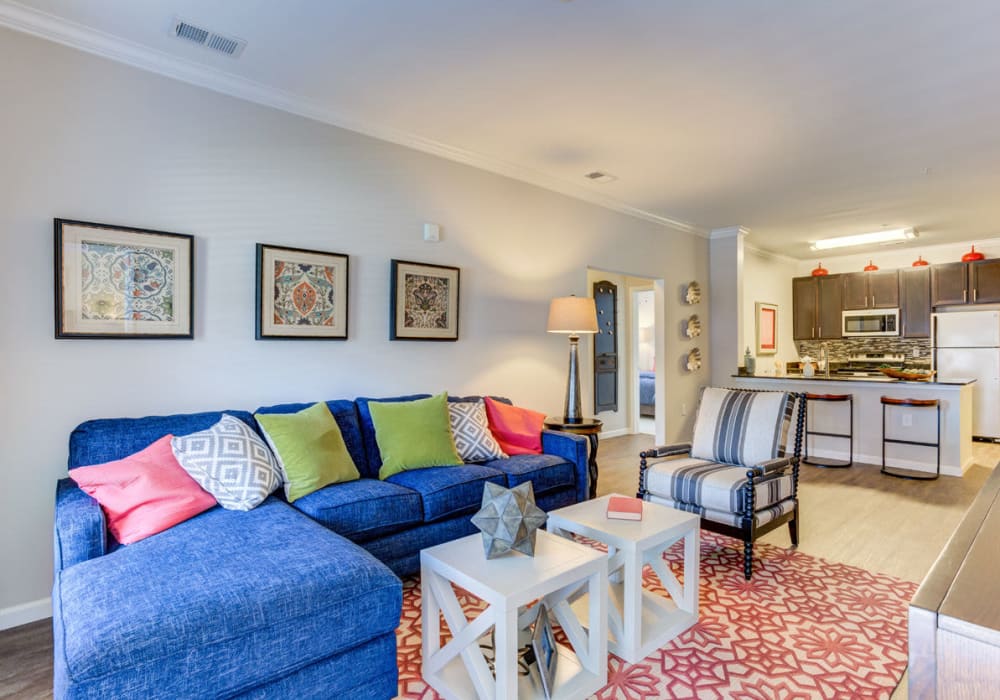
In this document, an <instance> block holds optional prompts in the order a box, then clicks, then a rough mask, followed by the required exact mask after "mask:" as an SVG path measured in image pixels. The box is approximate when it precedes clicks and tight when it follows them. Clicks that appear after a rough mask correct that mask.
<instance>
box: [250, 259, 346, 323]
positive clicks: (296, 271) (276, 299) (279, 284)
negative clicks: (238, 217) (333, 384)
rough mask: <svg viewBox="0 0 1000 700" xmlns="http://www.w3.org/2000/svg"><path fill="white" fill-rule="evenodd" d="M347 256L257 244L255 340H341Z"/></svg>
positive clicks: (344, 319) (344, 315)
mask: <svg viewBox="0 0 1000 700" xmlns="http://www.w3.org/2000/svg"><path fill="white" fill-rule="evenodd" d="M348 270H349V267H348V256H346V255H341V254H340V253H327V252H324V251H320V250H304V249H302V248H286V247H284V246H276V245H266V244H264V243H258V244H257V314H256V323H255V327H256V338H257V340H271V339H286V340H346V339H347V300H348Z"/></svg>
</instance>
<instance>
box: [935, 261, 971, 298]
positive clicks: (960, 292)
mask: <svg viewBox="0 0 1000 700" xmlns="http://www.w3.org/2000/svg"><path fill="white" fill-rule="evenodd" d="M968 268H969V266H968V264H966V263H963V262H957V263H943V264H941V265H931V306H945V305H948V304H966V303H968V301H969V293H968V290H969V277H968Z"/></svg>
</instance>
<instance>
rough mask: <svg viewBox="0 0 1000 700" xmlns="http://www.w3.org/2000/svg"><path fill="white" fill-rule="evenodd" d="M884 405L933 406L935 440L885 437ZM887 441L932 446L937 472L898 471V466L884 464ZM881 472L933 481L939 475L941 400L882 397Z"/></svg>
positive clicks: (905, 477) (888, 474)
mask: <svg viewBox="0 0 1000 700" xmlns="http://www.w3.org/2000/svg"><path fill="white" fill-rule="evenodd" d="M886 406H908V407H910V408H934V409H935V410H936V411H937V441H936V442H921V441H919V440H900V439H898V438H887V437H886V436H885V408H886ZM887 442H891V443H895V444H897V445H919V446H921V447H933V448H934V449H935V450H936V452H937V472H935V473H934V475H933V476H926V475H920V474H917V473H914V471H913V470H906V471H903V472H901V471H898V470H899V469H900V468H899V467H886V466H885V444H886V443H887ZM893 469H895V470H896V471H890V470H893ZM881 471H882V473H883V474H885V475H887V476H895V477H897V478H899V479H916V480H918V481H933V480H934V479H937V478H938V477H939V476H941V402H940V401H938V400H937V399H894V398H891V397H889V396H883V397H882V470H881Z"/></svg>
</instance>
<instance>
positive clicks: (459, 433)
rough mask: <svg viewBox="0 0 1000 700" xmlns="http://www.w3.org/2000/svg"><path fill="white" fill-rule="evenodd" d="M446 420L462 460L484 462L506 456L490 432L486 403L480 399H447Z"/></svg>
mask: <svg viewBox="0 0 1000 700" xmlns="http://www.w3.org/2000/svg"><path fill="white" fill-rule="evenodd" d="M448 420H449V421H450V422H451V434H452V436H454V438H455V447H457V448H458V456H459V457H461V458H462V461H463V462H485V461H487V460H491V459H503V458H504V457H506V456H507V455H506V453H505V452H504V451H503V449H501V447H500V443H498V442H497V441H496V438H494V437H493V433H491V432H490V422H489V419H488V418H487V417H486V404H484V403H483V402H482V400H480V401H461V402H454V401H449V402H448Z"/></svg>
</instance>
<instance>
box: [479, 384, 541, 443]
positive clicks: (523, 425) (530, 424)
mask: <svg viewBox="0 0 1000 700" xmlns="http://www.w3.org/2000/svg"><path fill="white" fill-rule="evenodd" d="M483 401H484V402H485V403H486V416H487V417H488V418H489V421H490V430H491V431H493V436H494V437H495V438H496V439H497V442H499V443H500V448H501V449H502V450H503V451H504V452H506V453H507V454H509V455H537V454H541V453H542V429H543V428H544V427H545V426H544V423H545V414H544V413H539V412H538V411H532V410H530V409H527V408H518V407H517V406H508V405H507V404H505V403H501V402H499V401H494V400H493V399H491V398H490V397H489V396H487V397H486V398H485V399H483Z"/></svg>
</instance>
